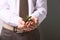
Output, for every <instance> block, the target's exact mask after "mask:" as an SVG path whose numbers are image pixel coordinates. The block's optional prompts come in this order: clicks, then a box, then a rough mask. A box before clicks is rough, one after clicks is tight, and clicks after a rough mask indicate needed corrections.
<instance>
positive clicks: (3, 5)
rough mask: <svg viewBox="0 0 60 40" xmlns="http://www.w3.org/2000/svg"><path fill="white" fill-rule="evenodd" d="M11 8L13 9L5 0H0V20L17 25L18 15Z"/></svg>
mask: <svg viewBox="0 0 60 40" xmlns="http://www.w3.org/2000/svg"><path fill="white" fill-rule="evenodd" d="M12 10H14V9H13V8H12V9H10V6H9V5H8V4H7V2H6V0H0V20H2V22H5V23H7V24H9V25H11V26H18V20H19V19H20V17H19V16H18V15H16V13H15V12H14V11H12Z"/></svg>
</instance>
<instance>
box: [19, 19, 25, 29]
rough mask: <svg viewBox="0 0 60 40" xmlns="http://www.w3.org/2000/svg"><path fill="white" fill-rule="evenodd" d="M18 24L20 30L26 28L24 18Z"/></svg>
mask: <svg viewBox="0 0 60 40" xmlns="http://www.w3.org/2000/svg"><path fill="white" fill-rule="evenodd" d="M18 23H19V24H18V28H19V29H20V30H23V29H24V28H25V22H24V20H23V19H22V18H20V19H19V21H18Z"/></svg>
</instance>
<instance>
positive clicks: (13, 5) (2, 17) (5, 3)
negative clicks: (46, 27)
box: [0, 0, 47, 26]
mask: <svg viewBox="0 0 60 40" xmlns="http://www.w3.org/2000/svg"><path fill="white" fill-rule="evenodd" d="M30 1H31V0H29V1H28V3H29V16H37V17H38V19H39V24H40V23H41V22H42V21H43V19H45V17H46V14H47V8H46V7H42V6H41V5H43V6H44V5H47V4H46V3H44V1H42V0H39V1H40V2H39V1H38V0H37V2H36V3H37V4H36V8H37V11H35V12H34V13H33V14H31V12H30V10H31V9H30V7H31V5H32V3H31V2H30ZM32 8H33V7H32ZM33 9H34V8H33ZM20 18H21V17H19V0H0V21H1V22H2V23H7V24H9V25H11V26H18V20H19V19H20Z"/></svg>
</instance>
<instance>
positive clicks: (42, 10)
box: [30, 0, 47, 24]
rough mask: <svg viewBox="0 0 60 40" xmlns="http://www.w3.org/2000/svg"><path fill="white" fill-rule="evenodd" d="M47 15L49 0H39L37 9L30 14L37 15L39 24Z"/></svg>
mask: <svg viewBox="0 0 60 40" xmlns="http://www.w3.org/2000/svg"><path fill="white" fill-rule="evenodd" d="M46 15H47V0H37V1H36V6H35V11H34V12H33V13H32V14H31V15H30V16H36V17H37V18H38V20H39V24H40V23H41V22H42V21H43V20H44V19H45V18H46Z"/></svg>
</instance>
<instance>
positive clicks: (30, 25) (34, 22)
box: [26, 17, 38, 31]
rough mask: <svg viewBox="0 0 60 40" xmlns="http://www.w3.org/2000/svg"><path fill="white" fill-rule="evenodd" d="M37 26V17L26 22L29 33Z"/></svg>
mask: <svg viewBox="0 0 60 40" xmlns="http://www.w3.org/2000/svg"><path fill="white" fill-rule="evenodd" d="M37 25H38V18H37V17H31V19H30V20H29V21H27V22H26V26H27V30H26V31H31V30H34V29H36V28H37Z"/></svg>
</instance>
